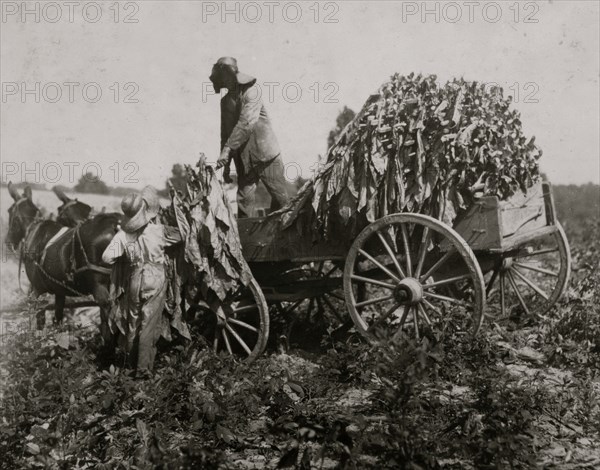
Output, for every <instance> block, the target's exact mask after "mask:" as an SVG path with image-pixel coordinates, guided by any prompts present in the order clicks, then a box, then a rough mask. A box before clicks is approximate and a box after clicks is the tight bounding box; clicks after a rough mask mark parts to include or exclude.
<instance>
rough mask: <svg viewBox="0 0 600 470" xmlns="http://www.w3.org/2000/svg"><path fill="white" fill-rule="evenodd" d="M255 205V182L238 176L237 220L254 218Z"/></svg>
mask: <svg viewBox="0 0 600 470" xmlns="http://www.w3.org/2000/svg"><path fill="white" fill-rule="evenodd" d="M255 203H256V182H254V181H251V180H249V179H247V178H246V177H242V176H238V190H237V206H238V219H244V218H246V217H254V206H255Z"/></svg>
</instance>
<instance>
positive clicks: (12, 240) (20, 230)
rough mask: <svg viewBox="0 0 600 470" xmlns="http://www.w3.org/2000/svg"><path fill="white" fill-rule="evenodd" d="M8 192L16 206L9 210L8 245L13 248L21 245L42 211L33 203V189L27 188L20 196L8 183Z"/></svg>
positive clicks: (10, 183)
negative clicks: (28, 229) (30, 226)
mask: <svg viewBox="0 0 600 470" xmlns="http://www.w3.org/2000/svg"><path fill="white" fill-rule="evenodd" d="M8 192H9V194H10V195H11V197H12V198H13V199H14V201H15V202H14V204H13V205H12V206H10V207H9V208H8V233H7V234H6V244H7V245H9V246H12V247H15V246H17V245H18V244H19V243H21V240H23V238H24V237H25V233H26V232H27V228H28V227H29V225H31V223H32V222H33V221H34V220H35V219H36V218H37V217H39V215H40V210H39V209H38V208H37V206H36V205H35V204H34V203H33V201H32V193H31V187H30V186H25V188H24V189H23V194H19V191H17V188H15V187H14V185H13V184H12V182H9V183H8Z"/></svg>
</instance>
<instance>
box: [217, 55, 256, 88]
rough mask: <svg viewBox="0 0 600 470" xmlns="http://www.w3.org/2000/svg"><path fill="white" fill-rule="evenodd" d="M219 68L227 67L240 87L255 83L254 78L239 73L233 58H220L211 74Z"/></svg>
mask: <svg viewBox="0 0 600 470" xmlns="http://www.w3.org/2000/svg"><path fill="white" fill-rule="evenodd" d="M220 67H229V68H230V69H231V70H232V71H233V72H234V73H235V76H236V78H237V82H238V83H239V84H240V85H247V84H249V83H252V82H253V81H256V79H255V78H254V77H251V76H250V75H246V74H245V73H242V72H240V70H239V68H238V65H237V60H235V59H234V58H233V57H221V58H220V59H219V60H217V63H216V64H215V65H214V66H213V73H214V71H215V69H219V68H220ZM212 76H213V75H212V74H211V78H212Z"/></svg>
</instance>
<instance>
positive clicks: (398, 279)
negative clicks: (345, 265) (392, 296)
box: [358, 249, 400, 282]
mask: <svg viewBox="0 0 600 470" xmlns="http://www.w3.org/2000/svg"><path fill="white" fill-rule="evenodd" d="M358 252H359V253H360V254H361V255H363V256H364V257H365V258H367V259H368V260H369V261H371V262H372V263H373V264H374V265H375V266H377V267H378V268H379V269H381V270H382V271H383V272H384V273H386V274H387V275H388V276H389V277H391V278H392V279H393V280H394V281H396V282H400V278H398V276H396V275H395V274H394V273H393V272H392V271H390V270H389V269H388V268H386V267H385V266H384V265H383V264H381V263H380V262H379V261H377V260H376V259H375V258H373V257H372V256H371V255H370V254H369V253H367V252H366V251H365V250H363V249H359V250H358Z"/></svg>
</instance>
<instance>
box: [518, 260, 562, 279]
mask: <svg viewBox="0 0 600 470" xmlns="http://www.w3.org/2000/svg"><path fill="white" fill-rule="evenodd" d="M513 266H518V267H519V268H523V269H528V270H530V271H535V272H536V273H541V274H547V275H548V276H552V277H558V273H556V272H554V271H550V270H549V269H544V268H538V267H537V266H531V265H530V264H523V263H517V262H514V263H513Z"/></svg>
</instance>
